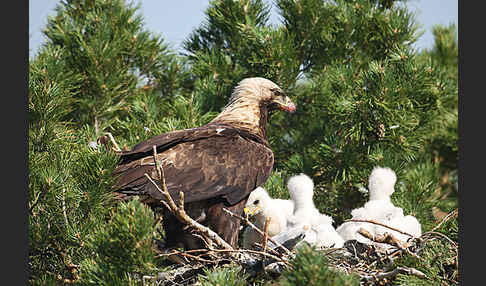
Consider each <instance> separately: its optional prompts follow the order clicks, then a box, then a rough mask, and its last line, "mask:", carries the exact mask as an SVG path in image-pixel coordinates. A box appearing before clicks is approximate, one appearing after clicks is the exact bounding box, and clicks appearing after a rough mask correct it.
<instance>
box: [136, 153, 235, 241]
mask: <svg viewBox="0 0 486 286" xmlns="http://www.w3.org/2000/svg"><path fill="white" fill-rule="evenodd" d="M153 151H154V155H153V157H154V162H155V168H156V170H157V175H158V176H159V179H160V182H161V185H162V189H161V188H160V187H159V186H158V185H157V183H155V182H154V180H152V178H151V177H150V176H149V175H148V174H145V176H146V177H147V179H148V180H149V181H150V182H151V183H152V184H153V185H154V186H155V187H156V189H157V190H158V191H159V192H160V193H161V194H162V195H163V196H164V197H165V199H166V200H167V202H164V201H163V200H161V202H164V203H165V205H166V207H167V208H168V209H169V211H170V212H171V213H172V214H173V215H174V216H175V217H176V218H177V219H178V220H179V221H180V222H182V223H184V224H186V225H190V226H191V227H192V228H194V229H196V230H197V231H198V232H199V233H200V234H201V235H203V236H204V237H205V238H206V239H208V240H209V241H211V242H213V243H214V244H216V245H218V246H219V247H221V248H223V249H233V247H231V245H230V244H228V243H227V242H226V241H225V240H224V239H222V238H221V237H220V236H219V235H218V234H217V233H215V232H214V231H212V230H211V229H209V228H207V227H205V226H203V225H202V224H200V223H198V222H197V221H195V220H193V219H192V218H191V217H190V216H188V215H187V213H186V211H185V210H184V194H183V193H182V192H180V193H179V206H177V205H176V204H175V202H174V200H173V199H172V197H171V196H170V194H169V191H168V190H167V186H166V184H165V174H164V169H163V168H162V167H161V166H160V165H159V164H158V162H157V150H156V148H155V146H154V147H153Z"/></svg>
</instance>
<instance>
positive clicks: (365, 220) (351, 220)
mask: <svg viewBox="0 0 486 286" xmlns="http://www.w3.org/2000/svg"><path fill="white" fill-rule="evenodd" d="M344 222H366V223H372V224H376V225H379V226H383V227H386V228H389V229H391V230H394V231H396V232H399V233H402V234H405V235H408V236H410V237H414V236H413V235H411V234H410V233H408V232H405V231H403V230H399V229H398V228H394V227H391V226H388V225H386V224H383V223H381V222H377V221H376V220H371V219H370V220H368V219H348V220H345V221H344Z"/></svg>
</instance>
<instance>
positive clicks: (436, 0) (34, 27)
mask: <svg viewBox="0 0 486 286" xmlns="http://www.w3.org/2000/svg"><path fill="white" fill-rule="evenodd" d="M269 1H270V0H269ZM59 2H60V1H59V0H29V55H30V56H33V55H34V54H35V52H36V51H37V48H38V47H39V46H40V44H41V43H43V42H44V37H43V35H42V32H41V31H42V29H43V28H44V27H45V25H46V23H47V16H48V15H55V11H54V8H55V7H56V5H57V4H58V3H59ZM135 2H140V3H141V10H140V12H141V13H142V15H143V17H144V19H145V23H146V28H147V29H148V30H150V31H152V32H154V33H157V34H159V35H162V37H164V39H165V41H166V43H168V44H169V45H170V46H171V47H172V48H173V49H174V50H177V49H180V47H181V43H182V41H183V40H184V39H185V38H186V37H187V36H188V35H189V34H190V33H191V31H192V30H193V29H194V28H196V27H198V26H199V24H200V23H201V22H202V21H203V20H204V10H205V9H206V8H207V6H208V2H209V1H207V0H204V1H203V0H169V1H167V0H166V1H161V0H137V1H135ZM406 5H407V6H408V7H409V9H410V10H411V11H414V13H415V14H416V19H417V22H418V23H419V24H420V25H421V28H422V29H423V30H424V31H425V33H424V34H423V35H422V36H421V37H420V38H419V40H418V42H417V43H416V45H415V47H416V48H417V49H422V48H431V47H432V45H433V42H434V38H433V35H432V27H433V26H434V25H436V24H443V25H449V24H451V23H455V24H456V27H457V26H458V0H409V1H408V2H407V4H406ZM270 20H271V21H272V23H278V22H279V20H278V15H277V14H276V12H274V13H273V14H272V17H271V19H270Z"/></svg>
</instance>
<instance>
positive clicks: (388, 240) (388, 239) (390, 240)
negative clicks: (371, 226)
mask: <svg viewBox="0 0 486 286" xmlns="http://www.w3.org/2000/svg"><path fill="white" fill-rule="evenodd" d="M358 233H359V234H361V235H362V236H364V237H366V238H368V239H369V240H371V241H374V242H378V243H385V244H388V245H391V246H395V247H396V248H398V249H400V250H402V251H405V252H406V253H408V254H410V255H412V256H413V257H415V258H418V259H421V258H420V257H419V256H418V255H417V254H415V253H413V252H411V251H410V250H408V247H409V245H408V243H406V242H403V241H401V240H399V239H397V238H396V237H394V236H393V235H392V234H391V233H387V232H385V234H384V235H381V234H376V235H372V234H371V233H369V232H368V231H367V230H365V229H364V228H360V229H359V231H358Z"/></svg>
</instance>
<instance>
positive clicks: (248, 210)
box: [243, 207, 259, 216]
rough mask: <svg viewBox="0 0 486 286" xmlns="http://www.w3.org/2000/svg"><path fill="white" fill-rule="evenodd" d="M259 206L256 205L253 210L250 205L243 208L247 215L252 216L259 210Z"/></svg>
mask: <svg viewBox="0 0 486 286" xmlns="http://www.w3.org/2000/svg"><path fill="white" fill-rule="evenodd" d="M258 209H259V207H255V209H254V210H253V211H251V210H250V209H249V208H248V207H245V208H244V209H243V212H244V213H245V215H246V216H252V215H254V214H255V213H256V212H257V211H258Z"/></svg>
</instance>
